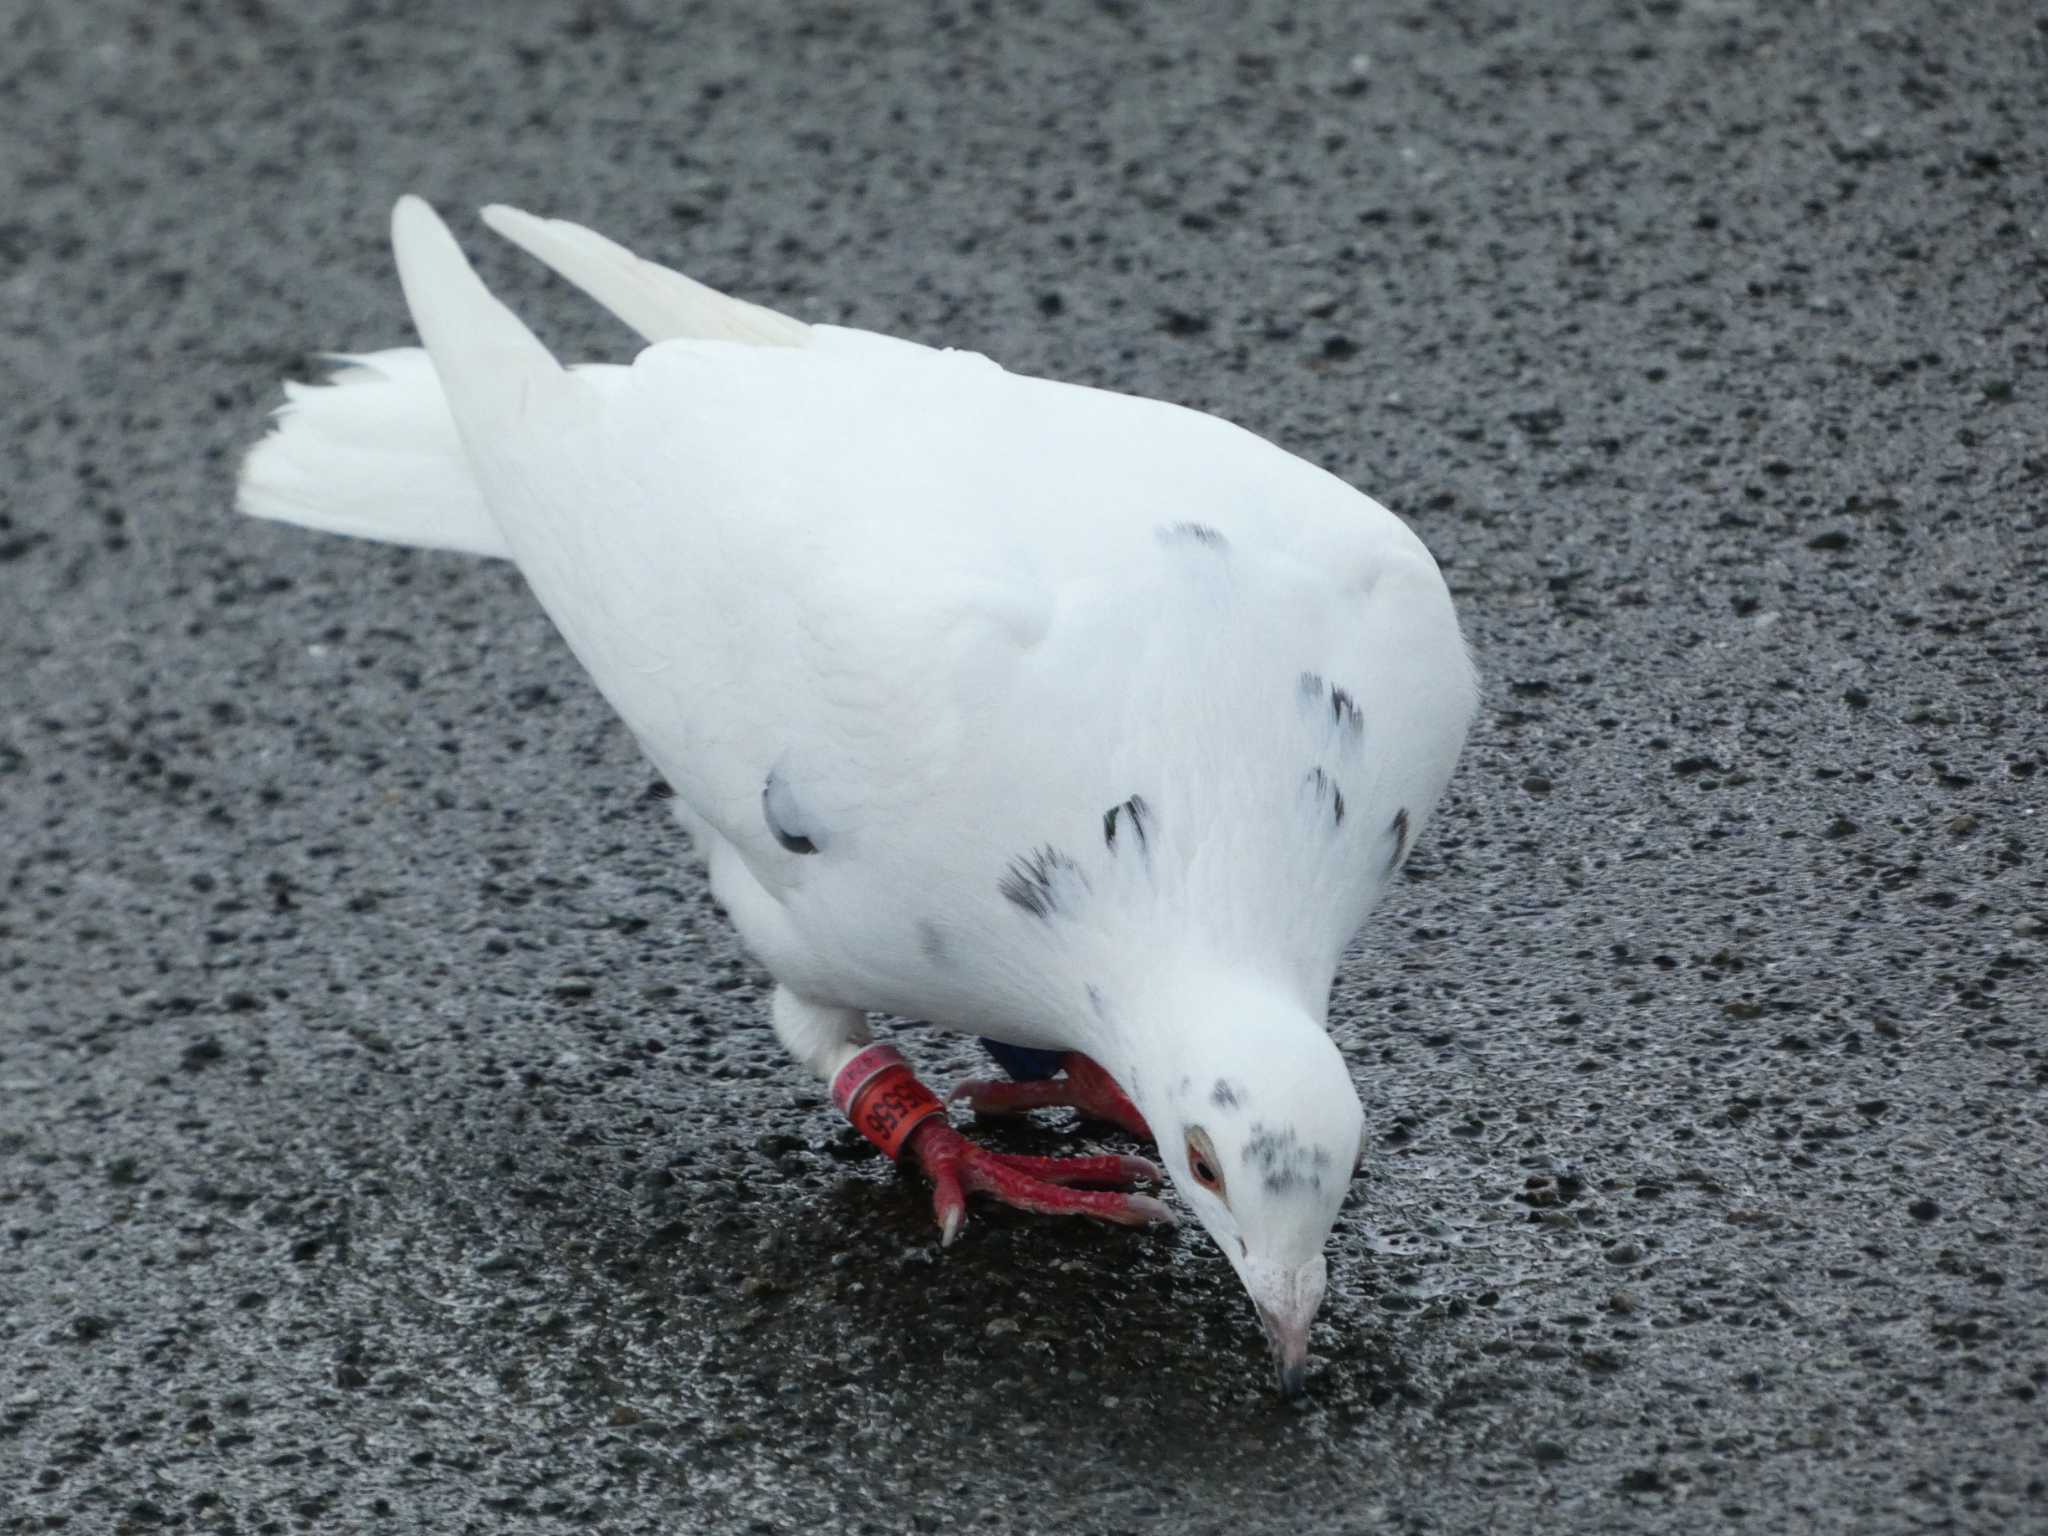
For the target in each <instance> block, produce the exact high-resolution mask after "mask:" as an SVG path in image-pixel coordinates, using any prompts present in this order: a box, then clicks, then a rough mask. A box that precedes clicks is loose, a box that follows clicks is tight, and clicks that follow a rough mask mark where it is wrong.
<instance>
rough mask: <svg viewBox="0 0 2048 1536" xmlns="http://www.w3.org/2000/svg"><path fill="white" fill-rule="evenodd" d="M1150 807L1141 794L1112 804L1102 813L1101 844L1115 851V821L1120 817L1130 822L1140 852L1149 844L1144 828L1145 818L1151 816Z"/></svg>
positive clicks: (1149, 838)
mask: <svg viewBox="0 0 2048 1536" xmlns="http://www.w3.org/2000/svg"><path fill="white" fill-rule="evenodd" d="M1151 814H1152V807H1151V806H1149V805H1147V804H1146V803H1145V797H1144V796H1143V795H1133V796H1131V798H1130V799H1128V800H1126V801H1124V802H1123V803H1122V804H1121V805H1112V806H1111V807H1110V808H1109V809H1108V810H1106V811H1104V812H1103V813H1102V844H1103V846H1104V847H1105V848H1107V849H1108V850H1109V851H1110V852H1111V853H1115V852H1116V834H1117V821H1118V819H1119V818H1122V819H1123V820H1124V821H1126V822H1128V823H1130V828H1131V831H1132V832H1133V833H1134V834H1135V835H1136V837H1137V839H1138V850H1139V851H1140V852H1141V853H1142V852H1144V851H1145V850H1146V849H1147V848H1148V847H1149V846H1150V844H1151V836H1150V834H1149V833H1148V832H1147V830H1146V825H1145V823H1146V819H1147V818H1148V817H1149V816H1151Z"/></svg>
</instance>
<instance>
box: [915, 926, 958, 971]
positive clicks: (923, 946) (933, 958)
mask: <svg viewBox="0 0 2048 1536" xmlns="http://www.w3.org/2000/svg"><path fill="white" fill-rule="evenodd" d="M917 947H918V949H919V951H920V952H921V953H922V954H923V955H924V958H925V960H926V962H927V963H928V964H929V965H930V966H931V967H932V968H933V969H934V970H945V969H946V968H947V967H948V966H950V965H952V963H953V955H952V952H951V951H950V950H948V949H947V947H946V935H945V934H944V932H942V931H941V930H940V928H939V925H938V924H937V923H935V922H933V921H932V920H931V919H930V918H923V919H921V920H920V921H919V922H918V925H917Z"/></svg>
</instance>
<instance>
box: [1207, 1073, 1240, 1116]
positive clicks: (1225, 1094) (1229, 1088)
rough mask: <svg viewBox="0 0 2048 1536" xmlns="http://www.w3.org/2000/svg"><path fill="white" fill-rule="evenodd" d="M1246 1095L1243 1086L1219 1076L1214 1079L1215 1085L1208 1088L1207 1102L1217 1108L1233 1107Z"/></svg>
mask: <svg viewBox="0 0 2048 1536" xmlns="http://www.w3.org/2000/svg"><path fill="white" fill-rule="evenodd" d="M1246 1097H1247V1095H1246V1093H1245V1091H1244V1089H1243V1088H1241V1087H1239V1086H1238V1085H1237V1084H1236V1083H1233V1082H1230V1081H1228V1080H1226V1079H1224V1078H1220V1077H1219V1078H1217V1079H1216V1086H1215V1087H1213V1088H1211V1089H1210V1090H1209V1102H1210V1103H1211V1104H1214V1105H1215V1106H1216V1107H1217V1108H1218V1109H1235V1108H1237V1106H1238V1105H1240V1104H1242V1103H1243V1102H1244V1101H1245V1099H1246Z"/></svg>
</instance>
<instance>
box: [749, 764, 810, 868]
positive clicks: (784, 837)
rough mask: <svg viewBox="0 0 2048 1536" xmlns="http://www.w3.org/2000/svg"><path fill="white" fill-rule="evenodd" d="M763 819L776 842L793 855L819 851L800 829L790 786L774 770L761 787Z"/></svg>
mask: <svg viewBox="0 0 2048 1536" xmlns="http://www.w3.org/2000/svg"><path fill="white" fill-rule="evenodd" d="M761 819H762V820H763V821H765V822H767V823H768V830H769V831H770V832H772V833H774V834H775V841H776V842H778V843H780V844H782V846H783V847H785V848H787V849H788V850H789V851H790V852H791V853H816V852H817V851H818V845H817V843H816V842H815V841H814V840H813V839H812V838H811V837H810V835H809V834H807V833H805V832H802V831H800V830H799V829H798V825H799V822H800V820H801V817H800V816H799V814H798V812H797V808H796V802H795V800H793V799H792V798H791V797H790V793H789V786H788V785H787V784H785V783H784V782H783V781H782V777H781V775H780V774H778V773H776V772H775V771H773V770H770V772H769V774H768V778H767V781H766V782H765V783H763V784H762V785H761Z"/></svg>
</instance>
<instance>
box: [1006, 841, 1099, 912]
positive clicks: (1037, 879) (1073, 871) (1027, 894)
mask: <svg viewBox="0 0 2048 1536" xmlns="http://www.w3.org/2000/svg"><path fill="white" fill-rule="evenodd" d="M1077 884H1078V885H1079V886H1080V888H1081V889H1082V890H1084V891H1085V890H1087V889H1088V877H1087V876H1086V875H1084V874H1082V873H1081V866H1080V865H1078V864H1076V863H1075V862H1074V861H1073V860H1072V859H1070V858H1068V857H1067V856H1066V855H1065V854H1064V853H1061V852H1060V851H1059V849H1057V848H1052V847H1045V848H1038V849H1034V850H1033V851H1032V852H1030V853H1027V854H1024V855H1022V856H1021V857H1019V858H1015V859H1012V860H1011V861H1010V867H1009V869H1008V870H1007V871H1005V872H1004V874H1003V878H1002V879H1000V880H998V881H997V882H996V889H997V890H998V891H1000V892H1001V893H1002V896H1003V899H1004V900H1005V901H1007V902H1009V903H1010V904H1011V905H1012V906H1014V907H1016V908H1018V909H1019V910H1021V911H1024V912H1029V913H1030V914H1031V915H1032V916H1033V917H1036V918H1042V919H1044V920H1045V921H1047V922H1050V921H1051V920H1052V915H1053V914H1054V913H1055V912H1057V911H1059V910H1060V898H1061V895H1062V893H1063V892H1065V893H1070V892H1071V891H1072V889H1073V887H1074V886H1075V885H1077Z"/></svg>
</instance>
